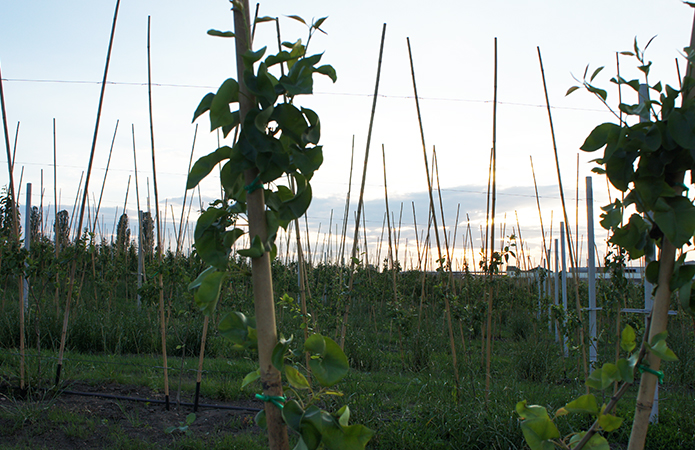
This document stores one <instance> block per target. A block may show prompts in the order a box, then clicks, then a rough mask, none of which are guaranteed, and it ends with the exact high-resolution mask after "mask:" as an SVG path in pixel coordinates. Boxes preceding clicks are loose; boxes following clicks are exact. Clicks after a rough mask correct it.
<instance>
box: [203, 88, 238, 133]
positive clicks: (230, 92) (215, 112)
mask: <svg viewBox="0 0 695 450" xmlns="http://www.w3.org/2000/svg"><path fill="white" fill-rule="evenodd" d="M237 102H239V83H238V82H237V81H236V80H235V79H234V78H228V79H227V80H225V81H224V82H223V83H222V84H221V85H220V88H219V89H218V90H217V93H216V94H215V98H213V99H212V102H211V103H210V131H214V130H216V129H217V128H220V127H225V126H226V127H230V126H231V127H234V126H236V125H238V124H239V116H238V113H237V114H236V115H235V114H233V113H232V112H231V109H230V108H229V105H230V104H231V103H237ZM225 136H226V134H225Z"/></svg>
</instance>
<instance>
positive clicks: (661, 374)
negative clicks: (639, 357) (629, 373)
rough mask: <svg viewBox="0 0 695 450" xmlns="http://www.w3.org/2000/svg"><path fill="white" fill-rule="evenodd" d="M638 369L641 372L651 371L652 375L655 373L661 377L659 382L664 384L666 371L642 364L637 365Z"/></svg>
mask: <svg viewBox="0 0 695 450" xmlns="http://www.w3.org/2000/svg"><path fill="white" fill-rule="evenodd" d="M637 370H639V373H644V372H647V373H651V374H652V375H655V376H656V377H657V378H658V379H659V384H664V373H663V372H662V371H660V370H654V369H650V368H649V367H646V366H643V365H642V364H640V365H638V366H637Z"/></svg>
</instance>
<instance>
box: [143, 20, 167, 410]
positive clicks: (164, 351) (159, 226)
mask: <svg viewBox="0 0 695 450" xmlns="http://www.w3.org/2000/svg"><path fill="white" fill-rule="evenodd" d="M151 61H152V59H151V57H150V16H147V98H148V100H149V101H148V104H149V113H150V142H151V144H152V181H153V184H154V214H155V223H156V224H157V259H158V260H159V264H160V265H161V264H162V260H163V258H162V256H163V253H164V249H163V248H162V246H163V241H162V224H161V222H160V221H159V193H158V190H157V164H156V163H155V157H154V123H153V120H152V71H151ZM165 211H166V209H165ZM157 281H158V282H159V321H160V323H161V330H162V333H161V339H162V363H163V364H164V404H165V407H166V410H167V411H168V410H169V367H168V366H167V335H166V321H165V319H164V280H163V278H162V273H161V271H160V273H159V274H158V275H157Z"/></svg>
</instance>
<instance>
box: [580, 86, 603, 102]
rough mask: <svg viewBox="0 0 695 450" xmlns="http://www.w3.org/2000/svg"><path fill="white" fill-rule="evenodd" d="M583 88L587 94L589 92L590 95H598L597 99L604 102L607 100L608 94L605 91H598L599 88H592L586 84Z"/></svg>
mask: <svg viewBox="0 0 695 450" xmlns="http://www.w3.org/2000/svg"><path fill="white" fill-rule="evenodd" d="M585 86H586V89H587V90H588V91H589V92H591V93H592V94H596V95H598V96H599V97H601V98H602V99H603V101H604V102H605V101H606V99H607V98H608V93H607V92H606V91H605V90H603V89H599V88H597V87H595V86H592V85H590V84H588V83H585Z"/></svg>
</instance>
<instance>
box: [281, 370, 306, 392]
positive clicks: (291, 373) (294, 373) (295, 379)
mask: <svg viewBox="0 0 695 450" xmlns="http://www.w3.org/2000/svg"><path fill="white" fill-rule="evenodd" d="M285 375H287V381H288V382H289V383H290V386H292V387H293V388H295V389H309V388H310V386H309V381H308V380H307V379H306V377H305V376H304V375H302V374H301V373H300V372H299V371H298V370H297V369H295V368H294V367H292V366H288V365H286V366H285Z"/></svg>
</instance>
